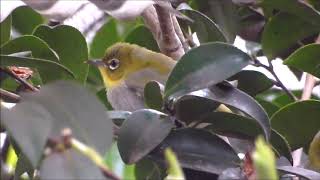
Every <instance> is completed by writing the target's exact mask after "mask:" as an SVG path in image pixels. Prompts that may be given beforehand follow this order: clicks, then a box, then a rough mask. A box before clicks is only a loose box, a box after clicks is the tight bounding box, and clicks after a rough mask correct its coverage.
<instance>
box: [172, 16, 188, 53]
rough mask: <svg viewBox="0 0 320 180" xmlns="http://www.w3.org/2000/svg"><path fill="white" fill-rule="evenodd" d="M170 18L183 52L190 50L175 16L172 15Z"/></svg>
mask: <svg viewBox="0 0 320 180" xmlns="http://www.w3.org/2000/svg"><path fill="white" fill-rule="evenodd" d="M171 18H172V23H173V27H174V30H175V32H176V34H177V36H178V38H179V40H180V42H181V44H182V47H183V49H184V52H187V51H189V50H190V46H189V45H188V43H187V40H186V39H185V38H184V35H183V32H182V30H181V28H180V25H179V22H178V20H177V17H175V16H172V17H171Z"/></svg>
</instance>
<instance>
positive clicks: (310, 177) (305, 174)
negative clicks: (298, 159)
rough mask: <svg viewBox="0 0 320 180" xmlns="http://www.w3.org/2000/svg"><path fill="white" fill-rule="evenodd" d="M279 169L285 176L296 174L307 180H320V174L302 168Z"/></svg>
mask: <svg viewBox="0 0 320 180" xmlns="http://www.w3.org/2000/svg"><path fill="white" fill-rule="evenodd" d="M277 169H278V170H279V171H280V172H282V173H284V174H288V173H289V174H294V175H297V176H299V177H301V178H304V179H307V180H314V179H320V173H318V172H315V171H312V170H308V169H304V168H300V167H292V166H279V167H277Z"/></svg>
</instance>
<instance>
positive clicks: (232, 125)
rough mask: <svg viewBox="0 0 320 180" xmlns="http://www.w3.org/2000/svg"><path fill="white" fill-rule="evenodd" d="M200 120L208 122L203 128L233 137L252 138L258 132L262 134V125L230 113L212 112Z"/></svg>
mask: <svg viewBox="0 0 320 180" xmlns="http://www.w3.org/2000/svg"><path fill="white" fill-rule="evenodd" d="M201 122H203V123H210V125H209V126H207V127H206V128H205V129H207V130H209V131H212V132H214V133H217V134H221V135H224V136H230V137H234V138H245V139H254V138H255V137H257V136H258V135H259V134H264V132H263V129H262V127H261V126H260V125H259V124H258V123H257V121H255V120H254V119H251V118H247V117H244V116H240V115H236V114H232V113H225V112H212V113H210V114H208V115H206V116H205V118H203V119H202V120H201Z"/></svg>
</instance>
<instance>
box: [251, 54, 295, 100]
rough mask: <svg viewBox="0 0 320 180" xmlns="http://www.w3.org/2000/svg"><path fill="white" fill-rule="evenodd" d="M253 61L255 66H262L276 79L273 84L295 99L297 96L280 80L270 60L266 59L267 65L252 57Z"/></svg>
mask: <svg viewBox="0 0 320 180" xmlns="http://www.w3.org/2000/svg"><path fill="white" fill-rule="evenodd" d="M254 63H255V65H257V66H260V67H263V68H265V69H266V70H268V71H269V72H270V73H271V74H272V76H273V77H274V78H275V79H276V82H275V85H276V86H278V87H280V88H281V89H282V90H283V91H284V92H285V93H286V94H287V95H288V96H289V97H290V98H291V99H292V100H294V101H297V100H298V98H297V97H296V96H295V95H294V94H293V93H292V92H291V91H290V90H289V89H288V88H287V87H286V86H285V85H284V84H283V83H282V82H281V81H280V79H279V77H278V76H277V74H276V73H275V71H274V68H273V65H272V63H271V61H268V63H269V65H268V66H267V65H264V64H262V63H261V62H260V61H259V60H258V59H256V58H254Z"/></svg>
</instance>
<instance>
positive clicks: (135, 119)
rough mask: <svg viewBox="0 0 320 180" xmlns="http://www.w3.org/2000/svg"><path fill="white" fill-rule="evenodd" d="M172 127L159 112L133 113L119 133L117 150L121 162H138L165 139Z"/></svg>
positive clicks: (144, 110) (144, 111)
mask: <svg viewBox="0 0 320 180" xmlns="http://www.w3.org/2000/svg"><path fill="white" fill-rule="evenodd" d="M172 127H173V121H172V120H171V119H170V117H168V116H167V115H165V114H163V113H161V112H159V111H156V110H151V109H150V110H149V109H143V110H138V111H135V112H133V113H132V114H131V116H129V117H128V118H127V119H126V120H125V122H124V123H123V124H122V126H121V129H120V131H119V138H118V148H119V152H120V155H121V158H122V160H123V161H124V162H125V163H127V164H132V163H135V162H137V161H139V160H140V159H142V158H143V157H144V156H146V155H147V154H148V153H149V152H151V151H152V150H153V149H154V148H155V147H156V146H157V145H159V144H160V143H161V142H162V140H163V139H164V138H165V137H167V135H168V134H169V132H170V130H171V129H172Z"/></svg>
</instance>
